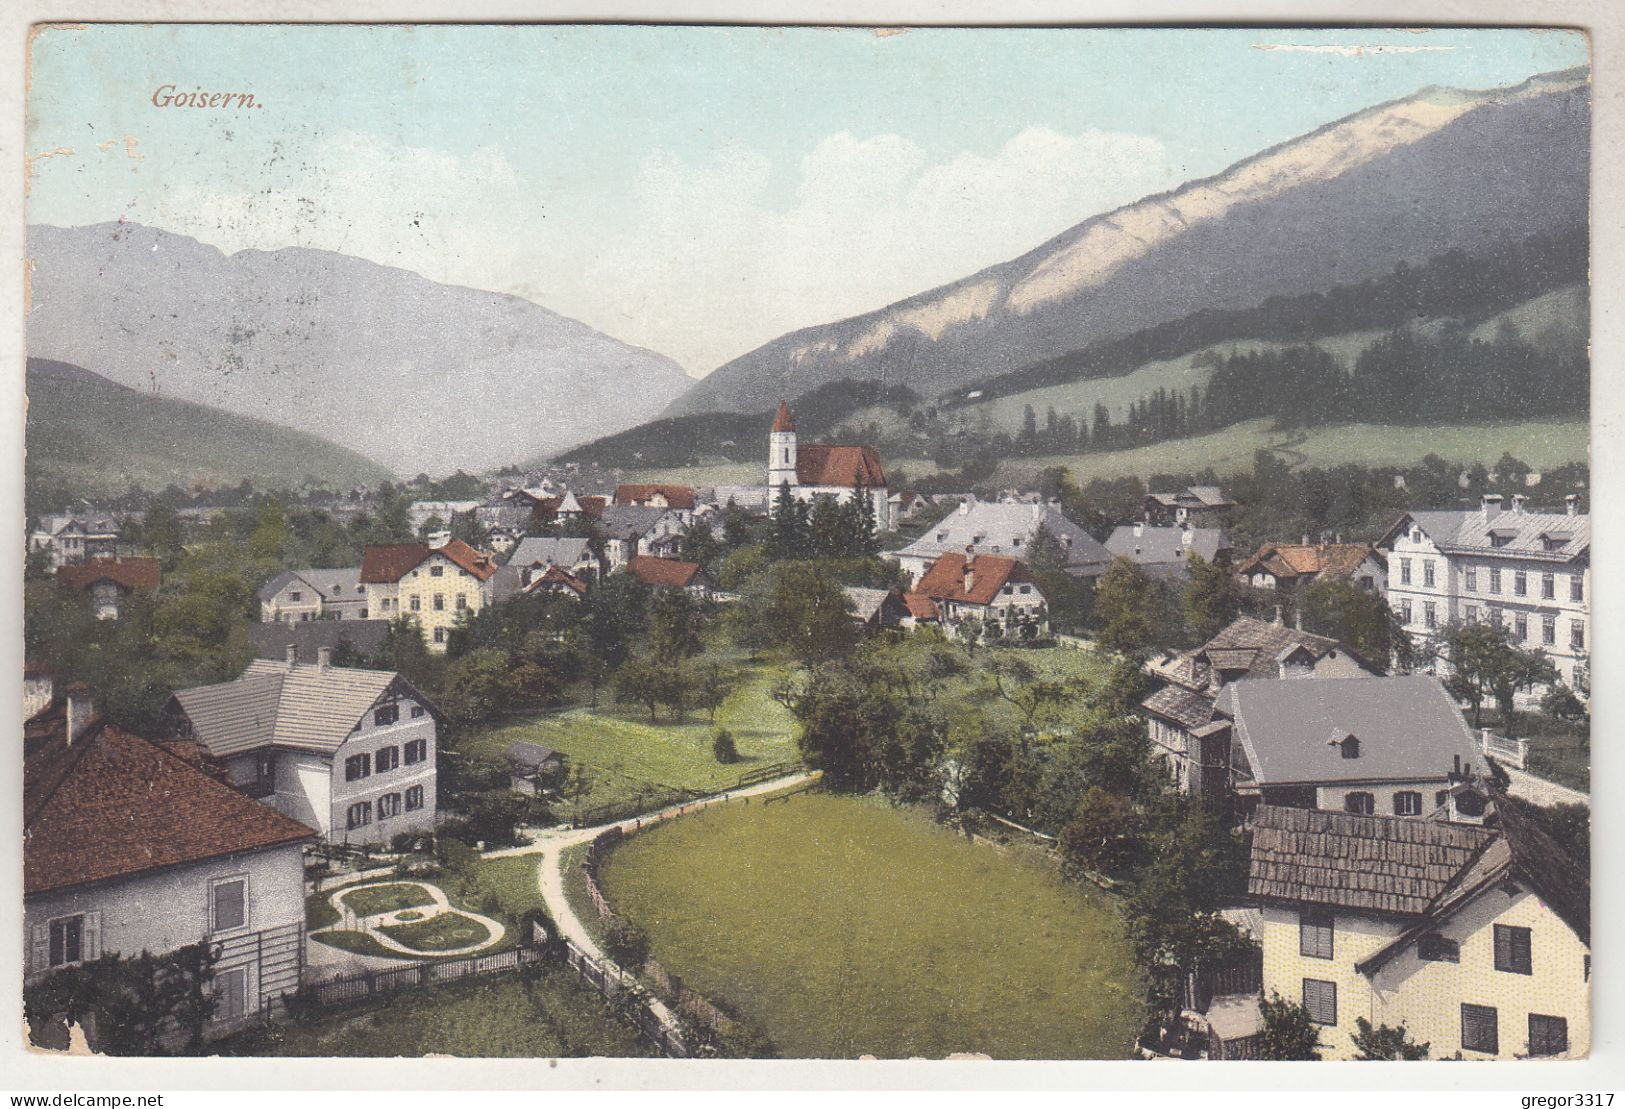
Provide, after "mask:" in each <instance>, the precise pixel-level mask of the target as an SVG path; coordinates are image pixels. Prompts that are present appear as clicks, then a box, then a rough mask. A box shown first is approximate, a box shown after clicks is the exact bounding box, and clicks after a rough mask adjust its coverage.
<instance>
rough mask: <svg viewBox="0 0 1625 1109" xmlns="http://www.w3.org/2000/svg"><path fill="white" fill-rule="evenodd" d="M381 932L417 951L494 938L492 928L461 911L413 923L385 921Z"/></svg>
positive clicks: (450, 949) (449, 947)
mask: <svg viewBox="0 0 1625 1109" xmlns="http://www.w3.org/2000/svg"><path fill="white" fill-rule="evenodd" d="M381 931H382V932H383V933H384V934H385V935H387V936H389V937H390V938H391V939H393V940H394V941H395V942H396V943H403V944H405V945H406V946H407V947H410V948H413V949H414V950H417V951H455V950H456V949H458V948H461V947H472V946H473V945H474V944H476V943H484V942H485V941H486V940H488V939H490V938H491V930H490V929H489V928H487V927H486V926H485V925H483V924H481V923H480V922H479V921H477V920H475V919H473V918H472V917H466V916H464V915H463V914H462V913H452V912H447V913H440V914H439V915H437V916H432V917H430V918H429V919H428V920H419V921H414V922H413V923H411V924H386V925H384V926H383V928H382V929H381Z"/></svg>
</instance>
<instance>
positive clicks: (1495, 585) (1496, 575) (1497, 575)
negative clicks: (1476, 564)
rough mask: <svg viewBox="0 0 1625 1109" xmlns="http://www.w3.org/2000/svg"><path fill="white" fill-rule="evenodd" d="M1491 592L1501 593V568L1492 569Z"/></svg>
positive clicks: (1493, 567)
mask: <svg viewBox="0 0 1625 1109" xmlns="http://www.w3.org/2000/svg"><path fill="white" fill-rule="evenodd" d="M1490 592H1491V593H1499V592H1501V568H1500V567H1499V566H1491V567H1490Z"/></svg>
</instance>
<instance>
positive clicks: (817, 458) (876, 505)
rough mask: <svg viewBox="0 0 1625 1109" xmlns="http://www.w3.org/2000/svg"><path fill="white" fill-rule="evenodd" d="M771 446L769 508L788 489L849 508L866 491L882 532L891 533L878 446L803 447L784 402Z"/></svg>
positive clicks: (809, 498) (799, 496)
mask: <svg viewBox="0 0 1625 1109" xmlns="http://www.w3.org/2000/svg"><path fill="white" fill-rule="evenodd" d="M767 441H768V455H767V503H768V505H769V506H772V505H773V504H774V503H775V502H776V501H777V499H778V496H779V489H780V488H781V487H783V486H785V485H788V486H789V487H790V492H791V494H792V495H793V496H795V497H796V499H798V500H802V501H809V502H810V501H815V500H817V499H818V498H819V497H832V498H834V499H835V500H836V501H838V502H843V503H844V502H846V501H850V500H851V499H852V498H853V497H855V496H857V495H858V492H859V490H862V491H863V493H864V494H865V495H866V496H868V498H869V501H870V504H871V506H872V507H873V511H874V518H875V527H876V529H877V530H879V531H890V530H891V514H890V506H889V504H888V502H887V494H888V490H887V489H886V471H885V469H884V468H883V467H882V466H881V465H880V455H879V454H878V453H876V451H875V449H874V448H873V447H837V446H829V445H826V444H823V443H808V444H807V445H806V446H802V447H798V446H797V445H796V425H795V421H794V420H793V419H791V418H790V406H789V405H788V404H786V403H785V402H784V401H780V402H779V412H778V415H777V416H776V417H774V420H773V430H772V431H771V432H770V433H769V434H768V437H767ZM769 511H770V512H771V511H772V509H771V507H769Z"/></svg>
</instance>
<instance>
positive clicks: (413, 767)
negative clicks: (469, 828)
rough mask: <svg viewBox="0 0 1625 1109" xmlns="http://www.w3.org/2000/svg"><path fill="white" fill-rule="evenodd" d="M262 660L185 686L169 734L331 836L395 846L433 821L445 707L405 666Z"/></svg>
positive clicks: (172, 703) (170, 716) (167, 718)
mask: <svg viewBox="0 0 1625 1109" xmlns="http://www.w3.org/2000/svg"><path fill="white" fill-rule="evenodd" d="M328 659H329V655H328V652H327V650H325V649H321V650H319V652H318V661H317V662H316V664H315V665H307V664H304V663H299V662H295V661H294V657H293V653H292V651H290V652H289V658H288V659H287V660H286V661H283V662H271V661H267V660H265V659H255V660H254V661H253V662H250V663H249V664H248V669H247V670H245V671H244V672H243V675H242V677H240V678H237V679H236V680H235V681H229V682H222V683H220V684H218V685H206V686H199V687H197V688H195V689H182V690H179V691H177V692H176V693H175V694H174V696H172V697H171V698H170V699H169V702H168V703H167V704H166V705H165V706H164V708H163V712H162V714H161V717H160V725H159V727H160V733H161V734H162V735H164V736H166V737H184V738H189V739H193V740H196V741H197V742H198V743H199V744H201V745H202V746H203V748H204V750H206V751H207V752H208V753H209V754H210V755H211V756H213V757H214V758H216V759H219V760H220V761H222V762H223V763H225V766H226V769H227V770H228V771H229V772H230V774H231V780H232V782H233V783H234V784H235V785H236V786H237V788H239V789H241V790H242V791H243V792H244V793H247V794H248V795H249V796H250V797H258V798H260V799H262V800H264V801H265V802H266V803H267V804H269V805H271V806H272V807H273V808H275V809H276V810H277V811H279V812H282V813H285V814H286V815H288V816H291V817H293V818H294V819H295V820H299V821H302V822H304V823H305V824H308V825H310V826H311V827H313V828H316V829H317V830H318V831H320V832H321V834H322V837H323V838H324V839H326V840H327V841H328V842H330V843H348V844H375V843H388V842H389V841H390V840H391V839H392V838H393V837H394V836H396V835H397V834H399V833H401V832H426V831H431V830H433V828H434V824H435V801H436V798H435V759H436V755H437V749H436V713H435V710H434V708H433V706H432V705H430V704H429V702H428V700H427V699H426V698H425V697H424V696H423V695H422V694H421V693H419V692H418V691H417V690H416V689H414V688H412V686H411V684H410V683H408V682H407V681H406V679H404V678H402V677H401V676H400V675H399V674H397V673H394V672H393V671H389V670H355V669H350V668H348V667H339V666H333V665H331V664H330V663H329V661H328Z"/></svg>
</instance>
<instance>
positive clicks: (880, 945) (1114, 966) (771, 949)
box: [602, 793, 1145, 1059]
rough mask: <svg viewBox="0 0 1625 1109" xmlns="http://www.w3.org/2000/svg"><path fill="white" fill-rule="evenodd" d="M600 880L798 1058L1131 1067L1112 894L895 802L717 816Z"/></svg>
mask: <svg viewBox="0 0 1625 1109" xmlns="http://www.w3.org/2000/svg"><path fill="white" fill-rule="evenodd" d="M602 876H603V880H604V883H605V888H606V892H607V893H608V895H609V897H610V899H611V900H612V901H613V902H614V903H615V905H616V907H617V908H618V909H620V910H621V911H622V912H624V913H625V914H626V915H627V916H629V917H630V918H631V919H633V920H635V921H637V922H638V923H639V924H641V925H642V926H643V927H644V928H646V929H647V930H648V932H649V935H650V938H651V941H652V950H653V953H654V955H655V956H656V958H658V959H659V960H660V961H661V962H662V963H663V964H664V965H665V966H666V968H667V969H668V970H670V971H672V972H673V973H676V974H679V975H681V976H682V977H683V978H685V979H686V980H687V981H688V982H689V983H690V984H691V985H692V986H693V987H694V988H695V989H697V990H699V991H700V992H701V993H703V994H706V995H707V996H710V997H714V998H717V999H719V1000H724V1001H726V1002H727V1003H729V1004H731V1005H732V1006H734V1007H735V1008H736V1009H737V1010H738V1011H739V1012H740V1013H741V1015H743V1016H744V1017H745V1019H746V1020H747V1021H749V1022H750V1023H752V1024H753V1025H754V1026H756V1027H757V1028H760V1029H761V1030H762V1031H763V1032H765V1033H766V1034H767V1035H768V1036H769V1037H771V1038H772V1040H773V1041H774V1043H775V1044H776V1045H777V1046H778V1048H779V1050H780V1051H781V1053H782V1054H784V1055H785V1056H788V1057H812V1058H851V1057H855V1056H858V1055H862V1054H874V1055H877V1056H880V1057H883V1058H906V1057H910V1056H923V1057H926V1058H941V1057H944V1056H946V1055H948V1054H950V1053H954V1052H983V1053H986V1054H989V1055H992V1056H994V1057H996V1058H1016V1059H1042V1058H1059V1059H1079V1058H1110V1059H1117V1058H1125V1057H1127V1056H1128V1055H1129V1054H1130V1051H1131V1049H1132V1045H1133V1042H1134V1038H1135V1036H1136V1035H1137V1034H1138V1032H1139V1030H1140V1028H1141V1025H1142V1023H1143V1020H1144V1015H1145V1014H1144V1012H1143V1009H1142V1005H1141V1002H1140V1000H1139V998H1140V990H1139V984H1138V980H1137V971H1136V969H1135V967H1134V965H1133V959H1132V955H1131V952H1130V949H1129V947H1128V945H1127V943H1126V942H1125V940H1124V937H1123V935H1122V931H1121V924H1120V922H1119V918H1118V916H1117V913H1116V911H1115V909H1114V908H1113V907H1112V905H1111V903H1110V902H1109V901H1108V900H1107V899H1106V895H1104V894H1099V893H1096V892H1094V891H1089V892H1085V891H1083V890H1080V889H1078V888H1076V887H1073V886H1069V885H1067V884H1065V883H1063V882H1061V880H1060V879H1059V878H1058V877H1057V876H1056V875H1055V874H1054V873H1053V872H1052V871H1051V870H1050V869H1049V868H1048V867H1045V866H1036V865H1030V864H1022V863H1019V862H1015V861H1012V860H1011V859H1009V858H1006V857H1003V856H1000V855H998V854H996V853H994V852H993V851H992V850H990V849H988V848H986V847H978V846H975V845H972V844H970V843H968V842H966V841H964V840H961V839H959V838H957V837H956V836H954V835H953V834H951V833H949V832H947V831H945V830H943V829H941V828H938V827H937V826H935V825H934V824H932V823H931V822H930V821H929V819H927V818H926V817H924V816H923V815H921V814H919V813H916V812H913V811H910V810H901V809H895V808H892V807H890V806H888V805H886V804H884V803H882V802H878V801H871V800H867V799H853V798H846V797H836V796H831V795H828V794H822V793H803V794H799V795H796V796H795V797H792V798H791V799H789V800H788V801H786V802H783V803H781V804H774V805H762V804H753V805H726V806H722V807H719V808H716V809H713V810H709V811H707V812H704V813H700V814H696V815H694V816H689V817H685V818H683V819H682V820H679V821H675V822H673V823H671V824H669V825H666V826H664V827H662V828H659V829H657V830H654V831H651V832H646V833H644V834H642V835H640V836H637V837H634V838H633V839H631V840H629V841H628V842H627V843H626V844H625V845H624V846H622V847H621V848H619V849H617V850H616V851H615V852H614V854H613V855H612V856H611V857H610V860H609V861H608V863H607V864H606V866H605V867H604V869H603V872H602Z"/></svg>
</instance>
